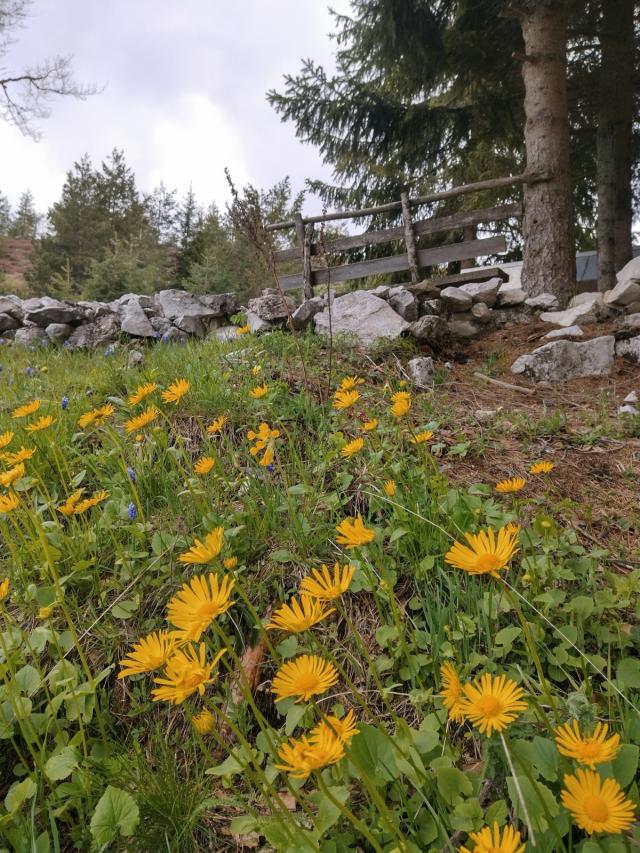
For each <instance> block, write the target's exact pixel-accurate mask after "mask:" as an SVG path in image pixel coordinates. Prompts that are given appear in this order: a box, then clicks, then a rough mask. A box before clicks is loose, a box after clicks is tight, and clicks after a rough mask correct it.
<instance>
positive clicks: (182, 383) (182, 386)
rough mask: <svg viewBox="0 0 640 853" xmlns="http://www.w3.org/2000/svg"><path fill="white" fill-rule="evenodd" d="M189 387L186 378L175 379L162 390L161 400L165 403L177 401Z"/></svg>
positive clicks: (189, 384)
mask: <svg viewBox="0 0 640 853" xmlns="http://www.w3.org/2000/svg"><path fill="white" fill-rule="evenodd" d="M189 388H191V383H190V382H189V381H188V380H187V379H176V380H175V382H172V383H171V385H169V387H168V388H167V390H166V391H163V392H162V400H163V402H165V403H179V402H180V400H181V399H182V398H183V397H184V395H185V394H186V393H187V391H188V390H189Z"/></svg>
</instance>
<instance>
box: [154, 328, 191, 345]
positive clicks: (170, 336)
mask: <svg viewBox="0 0 640 853" xmlns="http://www.w3.org/2000/svg"><path fill="white" fill-rule="evenodd" d="M160 340H161V341H162V343H163V344H185V343H186V342H187V335H186V333H185V332H181V331H180V329H176V327H175V326H171V327H170V328H169V329H167V331H166V332H164V333H163V335H162V337H161V338H160Z"/></svg>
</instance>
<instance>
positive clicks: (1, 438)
mask: <svg viewBox="0 0 640 853" xmlns="http://www.w3.org/2000/svg"><path fill="white" fill-rule="evenodd" d="M14 435H15V433H13V432H11V430H10V429H8V430H7V431H6V432H3V433H0V450H3V449H4V448H5V447H6V446H7V445H8V444H11V441H12V439H13V436H14Z"/></svg>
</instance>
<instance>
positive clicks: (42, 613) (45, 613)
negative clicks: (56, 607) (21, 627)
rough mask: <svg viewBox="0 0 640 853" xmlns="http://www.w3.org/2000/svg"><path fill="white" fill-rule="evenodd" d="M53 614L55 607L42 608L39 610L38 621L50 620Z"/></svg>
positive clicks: (50, 605)
mask: <svg viewBox="0 0 640 853" xmlns="http://www.w3.org/2000/svg"><path fill="white" fill-rule="evenodd" d="M52 613H53V605H52V604H49V605H48V606H47V607H41V608H40V609H39V610H38V619H48V618H49V617H50V616H51V614H52Z"/></svg>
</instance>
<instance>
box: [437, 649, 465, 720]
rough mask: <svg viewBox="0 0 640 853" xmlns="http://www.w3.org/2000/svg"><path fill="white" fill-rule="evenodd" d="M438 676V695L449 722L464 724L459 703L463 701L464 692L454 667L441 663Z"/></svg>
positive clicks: (450, 664)
mask: <svg viewBox="0 0 640 853" xmlns="http://www.w3.org/2000/svg"><path fill="white" fill-rule="evenodd" d="M440 675H441V676H442V692H441V693H440V698H441V699H442V704H443V705H444V707H445V708H446V709H447V713H448V715H449V719H450V720H453V722H454V723H462V722H464V713H463V711H462V704H461V703H462V702H463V700H464V692H463V690H462V683H461V681H460V679H459V678H458V673H457V672H456V668H455V666H454V665H453V664H452V663H448V662H447V663H443V664H442V666H441V667H440Z"/></svg>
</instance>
